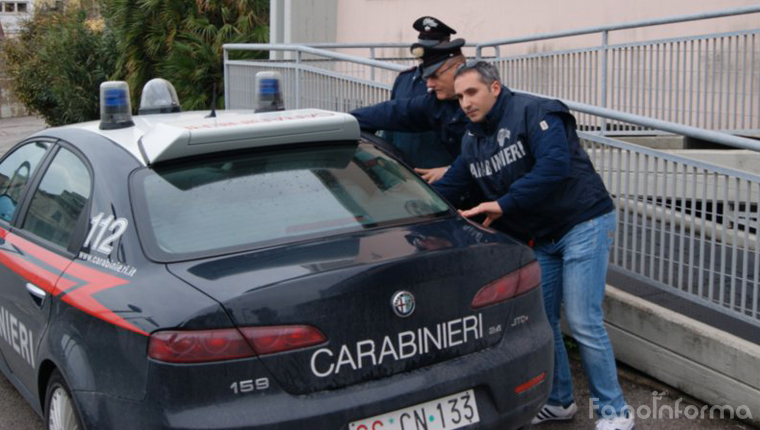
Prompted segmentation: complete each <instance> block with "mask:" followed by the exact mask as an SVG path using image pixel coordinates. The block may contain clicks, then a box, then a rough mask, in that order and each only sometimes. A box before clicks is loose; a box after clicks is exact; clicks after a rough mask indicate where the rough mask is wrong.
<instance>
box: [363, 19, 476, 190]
mask: <svg viewBox="0 0 760 430" xmlns="http://www.w3.org/2000/svg"><path fill="white" fill-rule="evenodd" d="M424 18H430V17H423V18H421V19H422V22H423V23H424V22H425V19H424ZM436 22H438V21H436ZM464 43H465V42H464V39H454V40H451V41H443V42H440V43H436V44H432V43H430V44H429V43H428V42H424V43H420V42H417V43H415V44H413V45H412V48H411V50H412V52H413V53H415V54H416V55H417V56H419V57H420V58H421V59H422V64H421V65H420V70H421V76H422V78H423V79H424V80H425V85H426V87H427V90H428V92H427V93H426V94H423V95H419V96H415V97H412V98H409V99H401V98H397V99H395V100H389V101H386V102H383V103H378V104H376V105H374V106H369V107H365V108H360V109H356V110H354V111H352V112H351V114H352V115H354V116H355V117H356V119H357V120H358V121H359V126H360V127H361V128H362V129H363V130H368V131H372V132H374V131H377V130H390V131H404V132H424V131H432V132H433V133H434V134H435V136H436V143H435V145H438V146H441V147H443V148H444V149H445V151H446V154H447V155H448V160H454V159H455V158H456V157H457V156H458V155H459V153H460V151H461V149H460V147H461V141H462V135H463V134H464V129H465V126H466V125H467V123H468V122H469V121H468V120H467V117H466V116H465V115H464V112H462V110H461V109H459V103H458V102H457V101H456V100H455V98H454V71H455V70H456V67H457V66H459V65H460V64H462V63H464V61H465V58H464V56H463V55H462V50H461V48H462V46H463V45H464ZM447 168H448V163H447V164H445V165H441V166H435V168H430V169H425V168H416V169H415V171H416V172H417V173H419V174H420V175H422V177H423V178H424V179H425V180H426V181H428V182H435V181H436V180H438V179H440V177H441V176H443V173H444V172H445V171H446V169H447Z"/></svg>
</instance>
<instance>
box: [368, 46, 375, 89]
mask: <svg viewBox="0 0 760 430" xmlns="http://www.w3.org/2000/svg"><path fill="white" fill-rule="evenodd" d="M369 58H371V59H373V60H375V47H374V46H373V47H371V48H369ZM369 78H370V80H372V81H374V80H375V68H374V67H373V68H371V69H369Z"/></svg>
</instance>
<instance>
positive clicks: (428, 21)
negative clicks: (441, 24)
mask: <svg viewBox="0 0 760 430" xmlns="http://www.w3.org/2000/svg"><path fill="white" fill-rule="evenodd" d="M422 25H424V26H425V31H430V27H433V28H435V27H438V21H436V20H434V19H433V18H430V17H428V18H425V19H423V20H422Z"/></svg>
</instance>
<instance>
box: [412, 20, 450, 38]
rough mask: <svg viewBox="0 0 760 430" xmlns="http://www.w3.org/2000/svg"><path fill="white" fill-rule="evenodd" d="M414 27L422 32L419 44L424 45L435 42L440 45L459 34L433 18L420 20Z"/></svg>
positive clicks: (415, 22)
mask: <svg viewBox="0 0 760 430" xmlns="http://www.w3.org/2000/svg"><path fill="white" fill-rule="evenodd" d="M412 27H414V29H415V30H417V31H419V32H420V35H419V37H418V38H419V41H418V42H419V43H423V44H425V42H426V41H435V43H438V42H441V41H444V40H449V39H450V38H451V35H452V34H457V32H456V30H454V29H453V28H451V27H449V26H448V25H446V24H444V23H443V21H441V20H439V19H436V18H433V17H432V16H423V17H420V18H418V19H417V21H414V24H412Z"/></svg>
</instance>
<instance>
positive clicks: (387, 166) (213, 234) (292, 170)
mask: <svg viewBox="0 0 760 430" xmlns="http://www.w3.org/2000/svg"><path fill="white" fill-rule="evenodd" d="M315 145H319V146H314V147H310V148H302V149H290V150H282V149H280V150H279V151H277V152H267V153H249V154H247V155H235V156H230V157H224V158H218V159H213V160H208V159H204V160H195V161H192V162H188V163H182V164H175V165H168V166H165V167H156V168H154V169H145V170H143V171H141V172H139V173H138V174H137V175H135V177H134V178H133V179H134V182H133V183H132V186H133V189H134V191H135V193H134V194H135V197H136V201H135V203H136V204H137V205H138V210H136V212H137V214H138V224H139V227H140V233H141V236H142V237H144V238H145V239H146V240H148V241H149V242H150V245H151V246H149V247H148V248H149V249H153V250H156V251H157V252H156V254H157V257H158V258H159V259H161V258H162V257H163V258H168V259H177V258H181V257H182V256H188V255H193V254H198V253H200V254H215V253H219V252H221V251H223V250H231V249H235V248H238V249H239V248H252V247H258V246H264V245H267V244H274V243H284V242H291V241H296V240H300V239H303V238H308V237H318V236H328V235H333V234H339V233H345V232H352V231H361V230H364V229H369V228H374V227H378V226H383V225H389V224H397V223H405V222H412V221H415V220H420V219H423V218H425V217H436V216H441V215H444V214H447V213H449V210H450V209H449V206H448V205H447V204H446V203H445V202H444V201H443V200H442V199H441V198H440V197H438V195H436V194H435V193H434V192H433V191H432V190H431V189H430V188H429V187H428V186H427V184H425V183H424V182H423V181H422V180H420V179H419V178H418V177H417V176H416V175H414V174H413V173H412V172H410V171H409V170H407V169H406V168H405V167H403V166H402V165H400V164H399V163H397V162H396V161H395V160H393V159H391V158H388V157H387V156H385V155H384V154H383V153H382V152H380V151H378V150H377V149H375V148H374V147H372V146H371V145H365V144H361V145H358V146H357V145H356V144H353V145H351V144H334V145H325V144H315ZM154 257H156V256H154Z"/></svg>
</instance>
